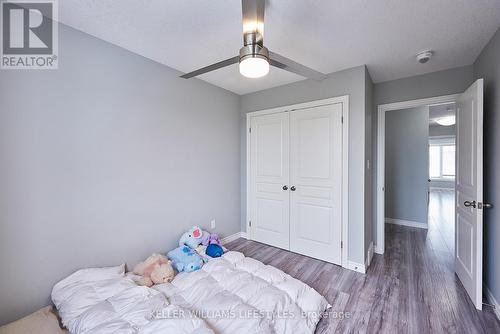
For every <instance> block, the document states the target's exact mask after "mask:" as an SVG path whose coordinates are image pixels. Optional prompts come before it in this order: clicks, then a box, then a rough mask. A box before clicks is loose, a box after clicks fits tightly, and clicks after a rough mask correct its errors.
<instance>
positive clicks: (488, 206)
mask: <svg viewBox="0 0 500 334" xmlns="http://www.w3.org/2000/svg"><path fill="white" fill-rule="evenodd" d="M477 208H478V209H492V208H493V204H490V203H481V202H479V203H477Z"/></svg>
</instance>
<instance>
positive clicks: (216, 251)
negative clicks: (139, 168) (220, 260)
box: [205, 244, 224, 257]
mask: <svg viewBox="0 0 500 334" xmlns="http://www.w3.org/2000/svg"><path fill="white" fill-rule="evenodd" d="M205 253H206V254H207V255H208V256H210V257H221V256H222V254H224V250H223V249H222V247H221V246H219V245H217V244H210V245H208V246H207V249H206V251H205Z"/></svg>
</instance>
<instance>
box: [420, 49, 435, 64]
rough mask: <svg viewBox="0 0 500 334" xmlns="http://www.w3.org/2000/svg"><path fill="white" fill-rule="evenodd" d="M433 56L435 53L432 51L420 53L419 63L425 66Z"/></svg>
mask: <svg viewBox="0 0 500 334" xmlns="http://www.w3.org/2000/svg"><path fill="white" fill-rule="evenodd" d="M432 55H433V52H432V51H431V50H426V51H422V52H419V53H417V61H418V62H419V63H420V64H425V63H427V62H428V61H429V60H430V59H431V57H432Z"/></svg>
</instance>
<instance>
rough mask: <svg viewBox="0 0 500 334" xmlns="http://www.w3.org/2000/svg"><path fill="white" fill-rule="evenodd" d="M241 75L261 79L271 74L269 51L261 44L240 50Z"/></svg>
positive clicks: (247, 46)
mask: <svg viewBox="0 0 500 334" xmlns="http://www.w3.org/2000/svg"><path fill="white" fill-rule="evenodd" d="M240 73H241V75H243V76H244V77H247V78H252V79H255V78H261V77H263V76H265V75H267V73H269V51H268V50H267V48H266V47H264V46H260V45H259V44H247V45H245V46H244V47H242V48H241V49H240Z"/></svg>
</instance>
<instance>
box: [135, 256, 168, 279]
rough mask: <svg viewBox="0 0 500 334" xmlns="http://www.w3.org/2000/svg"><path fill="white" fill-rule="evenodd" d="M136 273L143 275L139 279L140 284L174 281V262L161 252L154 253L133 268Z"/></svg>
mask: <svg viewBox="0 0 500 334" xmlns="http://www.w3.org/2000/svg"><path fill="white" fill-rule="evenodd" d="M133 272H134V274H136V275H140V276H142V278H141V279H139V280H138V281H137V284H139V285H145V286H148V287H150V286H152V285H153V284H161V283H167V282H170V281H172V279H173V278H174V276H175V271H174V268H173V267H172V262H171V261H169V260H168V259H167V258H166V257H165V256H163V255H161V254H153V255H151V256H150V257H148V258H147V259H146V261H144V262H140V263H138V264H137V265H136V266H135V267H134V270H133Z"/></svg>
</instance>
